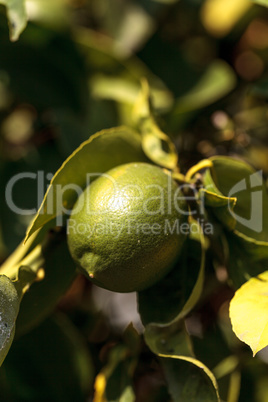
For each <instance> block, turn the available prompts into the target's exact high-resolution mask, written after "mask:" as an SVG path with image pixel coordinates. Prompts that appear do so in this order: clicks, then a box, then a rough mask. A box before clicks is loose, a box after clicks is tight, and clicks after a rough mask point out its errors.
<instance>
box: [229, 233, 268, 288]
mask: <svg viewBox="0 0 268 402" xmlns="http://www.w3.org/2000/svg"><path fill="white" fill-rule="evenodd" d="M226 240H227V243H228V246H229V258H228V261H227V266H228V272H229V275H230V279H231V280H232V283H233V285H234V286H235V287H236V288H239V287H240V286H241V285H242V284H243V283H245V282H246V281H247V280H249V279H250V278H251V277H253V276H257V275H259V274H260V273H262V272H263V271H264V270H265V268H266V266H268V242H262V241H258V240H255V239H252V238H251V237H247V236H245V235H243V234H242V233H240V232H238V231H236V230H235V231H234V232H233V233H230V232H228V233H226Z"/></svg>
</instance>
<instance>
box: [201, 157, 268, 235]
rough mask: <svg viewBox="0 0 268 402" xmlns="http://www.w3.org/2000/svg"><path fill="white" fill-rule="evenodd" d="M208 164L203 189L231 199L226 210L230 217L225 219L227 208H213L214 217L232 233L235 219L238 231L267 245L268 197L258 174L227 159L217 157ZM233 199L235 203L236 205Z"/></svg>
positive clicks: (235, 161)
mask: <svg viewBox="0 0 268 402" xmlns="http://www.w3.org/2000/svg"><path fill="white" fill-rule="evenodd" d="M210 160H211V161H212V163H213V167H212V168H211V169H210V171H209V172H208V171H206V173H205V175H204V184H205V189H206V190H208V191H210V192H216V194H217V193H220V194H222V195H223V196H225V197H229V198H230V205H229V207H228V208H227V209H229V215H230V216H231V217H228V211H226V207H223V209H221V208H220V209H218V208H214V209H213V213H214V214H215V215H216V216H217V218H218V219H219V220H220V221H221V222H222V223H223V224H225V225H226V226H227V227H228V228H229V229H233V224H232V220H231V219H235V220H236V225H235V229H236V230H237V231H239V232H241V233H242V234H244V235H246V236H248V237H252V238H253V239H256V240H259V241H267V240H268V195H267V189H266V186H265V182H264V180H263V179H262V176H261V174H260V172H257V171H256V170H254V169H253V168H252V167H251V166H250V165H249V164H248V163H246V162H244V161H241V160H238V159H234V158H230V157H221V156H216V157H212V158H211V159H210ZM217 190H218V191H217ZM234 198H236V199H237V201H236V204H235V205H234V200H233V199H234ZM232 208H233V209H232Z"/></svg>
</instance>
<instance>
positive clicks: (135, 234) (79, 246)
mask: <svg viewBox="0 0 268 402" xmlns="http://www.w3.org/2000/svg"><path fill="white" fill-rule="evenodd" d="M186 210H187V207H186V203H185V200H184V198H183V197H182V194H181V191H180V189H179V187H178V186H177V184H176V182H175V181H174V180H172V178H171V176H170V175H169V174H166V173H165V172H164V171H163V170H162V169H161V168H159V167H157V166H154V165H151V164H148V163H129V164H125V165H121V166H117V167H116V168H114V169H112V170H110V171H108V172H107V173H106V174H104V175H102V176H100V177H99V178H97V179H96V180H95V181H93V183H92V184H91V185H89V186H88V187H87V188H86V189H85V191H84V192H83V193H82V194H81V195H80V197H79V198H78V201H77V202H76V204H75V206H74V208H73V211H72V214H71V216H70V219H69V223H68V245H69V249H70V252H71V255H72V257H73V259H74V260H75V261H76V263H77V265H78V267H80V269H82V271H83V272H84V273H86V274H87V275H88V276H89V278H91V279H92V281H93V282H94V283H95V284H96V285H99V286H101V287H103V288H106V289H109V290H112V291H115V292H132V291H140V290H143V289H146V288H147V287H149V286H151V285H153V284H154V283H156V282H158V281H159V280H160V279H161V278H162V277H163V276H164V275H165V274H167V272H168V271H169V270H170V269H171V268H172V267H173V266H174V264H175V262H176V261H177V259H178V256H179V254H180V251H181V248H182V245H183V242H184V239H185V237H186V236H185V234H182V233H180V225H181V223H182V222H185V220H186V218H187V217H186V213H185V212H186Z"/></svg>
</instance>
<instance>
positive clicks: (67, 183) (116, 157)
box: [25, 127, 147, 241]
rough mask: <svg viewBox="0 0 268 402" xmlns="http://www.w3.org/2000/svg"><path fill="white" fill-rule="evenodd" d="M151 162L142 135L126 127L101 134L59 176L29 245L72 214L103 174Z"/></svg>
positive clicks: (71, 158)
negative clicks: (57, 219)
mask: <svg viewBox="0 0 268 402" xmlns="http://www.w3.org/2000/svg"><path fill="white" fill-rule="evenodd" d="M137 161H147V158H146V157H145V155H144V153H143V151H142V148H141V138H140V136H139V134H137V133H136V132H134V131H132V130H131V129H129V128H126V127H117V128H112V129H107V130H103V131H100V132H99V133H97V134H95V135H93V136H91V137H90V138H89V140H87V141H85V142H83V143H82V144H81V145H80V147H78V148H77V149H76V150H75V151H74V152H73V153H72V155H71V156H69V158H67V159H66V161H65V162H64V163H63V165H62V166H61V167H60V169H59V170H58V171H57V172H56V174H55V175H54V177H53V178H52V181H51V183H50V186H49V188H48V190H47V193H46V195H45V197H44V200H43V202H42V205H41V206H40V209H39V211H38V213H37V215H36V216H35V218H34V220H33V223H32V225H31V226H30V228H29V230H28V233H27V235H26V239H25V241H27V239H28V238H29V237H30V236H31V234H32V233H34V232H35V231H36V230H37V229H39V228H40V227H42V226H43V225H44V224H46V223H47V222H48V221H50V220H51V219H53V218H55V217H57V216H61V215H63V214H64V213H68V212H70V210H71V208H72V207H73V205H74V203H75V201H76V199H77V198H78V195H80V194H81V192H82V191H83V190H84V188H85V187H86V186H87V185H88V184H89V181H92V179H95V178H96V177H97V176H98V175H99V174H101V173H104V172H107V171H108V170H110V169H111V168H113V167H115V166H117V165H121V164H123V163H128V162H137Z"/></svg>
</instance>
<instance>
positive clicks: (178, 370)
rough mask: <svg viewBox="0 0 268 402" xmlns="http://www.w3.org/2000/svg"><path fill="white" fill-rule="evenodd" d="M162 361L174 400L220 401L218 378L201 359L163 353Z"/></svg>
mask: <svg viewBox="0 0 268 402" xmlns="http://www.w3.org/2000/svg"><path fill="white" fill-rule="evenodd" d="M161 363H162V365H163V368H164V373H165V377H166V380H167V382H168V388H169V392H170V394H171V396H172V400H173V401H174V402H204V401H206V402H220V397H219V391H218V386H217V382H216V379H215V377H214V375H213V374H212V372H211V371H210V370H209V369H208V368H207V367H206V366H205V365H204V364H203V363H201V362H200V361H199V360H196V359H194V358H192V357H186V356H176V357H175V356H168V355H162V359H161Z"/></svg>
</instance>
